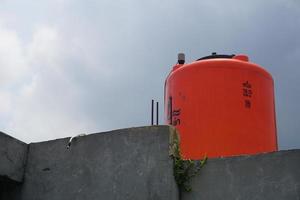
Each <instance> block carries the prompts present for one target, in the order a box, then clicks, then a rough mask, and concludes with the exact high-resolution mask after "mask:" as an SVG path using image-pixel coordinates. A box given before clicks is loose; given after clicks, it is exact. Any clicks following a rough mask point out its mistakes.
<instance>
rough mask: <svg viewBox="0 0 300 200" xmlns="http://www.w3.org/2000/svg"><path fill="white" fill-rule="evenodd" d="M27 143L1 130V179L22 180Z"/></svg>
mask: <svg viewBox="0 0 300 200" xmlns="http://www.w3.org/2000/svg"><path fill="white" fill-rule="evenodd" d="M26 156H27V144H25V143H24V142H21V141H19V140H17V139H15V138H13V137H10V136H8V135H6V134H5V133H2V132H0V180H1V179H2V180H4V179H5V180H6V179H7V180H11V181H16V182H22V180H23V176H24V166H25V162H26Z"/></svg>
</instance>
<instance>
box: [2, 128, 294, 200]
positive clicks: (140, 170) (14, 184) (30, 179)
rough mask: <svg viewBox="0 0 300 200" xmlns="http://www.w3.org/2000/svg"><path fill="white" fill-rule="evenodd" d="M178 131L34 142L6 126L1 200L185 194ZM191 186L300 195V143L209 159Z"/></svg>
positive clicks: (215, 192) (227, 193)
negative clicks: (175, 150)
mask: <svg viewBox="0 0 300 200" xmlns="http://www.w3.org/2000/svg"><path fill="white" fill-rule="evenodd" d="M174 134H175V131H174V129H173V128H171V127H169V126H152V127H139V128H130V129H121V130H115V131H110V132H106V133H98V134H91V135H88V136H83V137H79V138H77V139H74V140H73V142H72V143H71V146H70V148H69V149H68V148H67V144H68V141H69V139H70V138H64V139H58V140H53V141H47V142H40V143H32V144H29V145H26V144H25V143H22V142H20V141H18V140H16V139H14V138H12V137H9V136H7V135H5V134H3V133H0V200H61V199H64V200H71V199H72V200H86V199H88V200H94V199H95V200H96V199H97V200H98V199H105V200H111V199H116V200H118V199H122V200H123V199H131V200H141V199H147V200H152V199H153V200H154V199H155V200H160V199H164V200H168V199H170V200H174V199H175V200H176V199H179V192H178V189H177V185H176V183H175V180H174V176H173V161H172V159H171V157H170V156H169V147H170V138H171V137H173V136H174ZM26 154H27V156H26ZM25 161H27V162H26V165H25ZM24 170H25V173H24ZM23 177H24V178H23ZM191 186H192V192H189V193H186V192H183V193H182V196H181V199H183V200H198V199H205V200H211V199H213V200H215V199H216V200H218V199H224V200H232V199H243V200H244V199H246V200H247V199H264V200H269V199H272V200H277V199H278V200H279V199H280V200H281V199H287V200H294V199H300V150H291V151H280V152H276V153H267V154H260V155H255V156H240V157H231V158H220V159H209V160H208V162H207V164H206V165H205V166H204V167H203V168H202V169H201V171H200V173H199V174H198V175H197V176H195V177H194V178H192V179H191Z"/></svg>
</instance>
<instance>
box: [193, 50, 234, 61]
mask: <svg viewBox="0 0 300 200" xmlns="http://www.w3.org/2000/svg"><path fill="white" fill-rule="evenodd" d="M234 56H235V55H234V54H231V55H223V54H217V53H216V52H213V53H212V54H211V55H210V56H205V57H202V58H199V59H198V60H206V59H214V58H233V57H234ZM198 60H197V61H198Z"/></svg>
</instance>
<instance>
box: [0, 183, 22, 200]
mask: <svg viewBox="0 0 300 200" xmlns="http://www.w3.org/2000/svg"><path fill="white" fill-rule="evenodd" d="M21 188H22V184H21V183H18V182H15V181H12V180H10V179H8V178H1V179H0V199H1V200H20V199H21Z"/></svg>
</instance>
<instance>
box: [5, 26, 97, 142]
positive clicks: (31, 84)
mask: <svg viewBox="0 0 300 200" xmlns="http://www.w3.org/2000/svg"><path fill="white" fill-rule="evenodd" d="M0 38H1V41H2V42H1V41H0V43H1V44H0V62H1V66H4V67H2V68H0V69H1V75H0V76H1V85H2V86H3V87H1V88H0V95H1V97H0V103H1V106H0V111H1V113H0V118H2V119H5V120H6V125H3V126H4V127H2V128H3V129H4V131H7V132H9V133H10V134H12V135H13V136H16V137H17V138H19V139H21V140H24V141H27V142H28V141H40V140H47V139H53V138H57V137H64V136H70V135H74V134H77V133H81V132H86V130H87V129H88V130H91V129H92V128H93V127H94V126H93V124H92V123H91V122H89V119H88V118H87V117H86V116H84V115H83V114H81V113H82V112H81V111H80V109H81V108H80V107H79V105H78V102H79V100H80V98H81V96H80V91H78V89H77V88H76V84H73V82H72V81H73V80H72V79H71V77H70V76H69V75H68V73H67V70H66V69H67V68H68V67H69V66H68V63H67V61H68V59H71V58H70V57H72V56H79V55H69V54H68V51H65V47H66V44H65V43H64V40H68V38H62V37H61V35H60V34H59V31H58V30H57V29H55V28H53V27H52V28H51V27H47V26H43V27H41V28H37V30H36V31H35V32H34V34H33V35H32V41H31V42H30V43H29V44H28V46H24V45H21V43H20V41H19V38H18V36H17V34H16V33H15V32H13V31H10V30H7V29H4V28H1V30H0ZM17 82H18V85H17V86H14V85H15V83H17ZM12 87H14V88H12ZM4 113H6V115H5V114H4ZM2 124H3V123H2Z"/></svg>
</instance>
